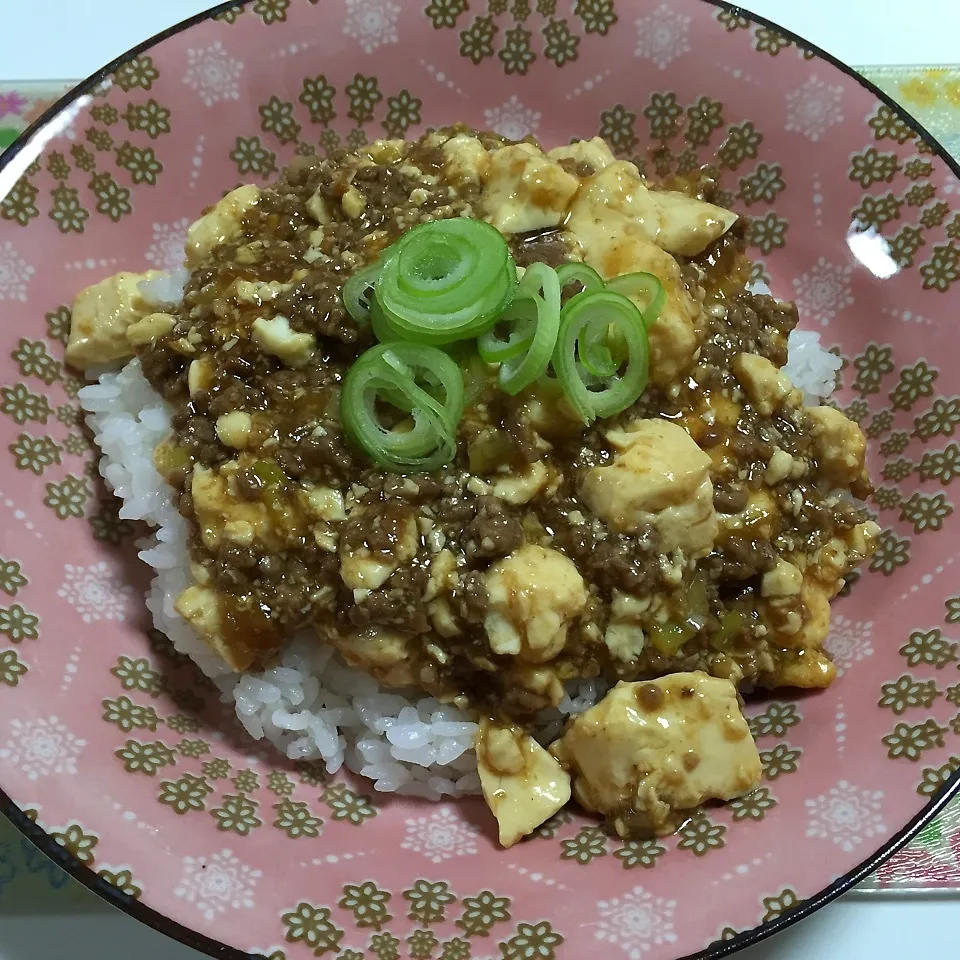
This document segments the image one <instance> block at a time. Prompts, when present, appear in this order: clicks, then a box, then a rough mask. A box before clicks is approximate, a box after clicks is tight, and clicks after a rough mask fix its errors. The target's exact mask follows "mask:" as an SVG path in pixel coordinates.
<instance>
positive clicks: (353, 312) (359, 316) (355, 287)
mask: <svg viewBox="0 0 960 960" xmlns="http://www.w3.org/2000/svg"><path fill="white" fill-rule="evenodd" d="M378 276H380V264H379V262H377V263H371V264H369V265H368V266H366V267H364V268H363V269H362V270H358V271H357V272H356V273H355V274H354V275H353V276H352V277H350V279H349V280H348V281H347V282H346V283H345V284H344V285H343V305H344V307H346V308H347V313H349V314H350V316H351V317H353V319H354V320H356V321H357V322H358V323H367V322H369V320H370V309H371V306H372V302H373V287H374V284H375V283H376V280H377V277H378Z"/></svg>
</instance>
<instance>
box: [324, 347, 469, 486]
mask: <svg viewBox="0 0 960 960" xmlns="http://www.w3.org/2000/svg"><path fill="white" fill-rule="evenodd" d="M418 381H420V382H423V381H426V383H427V386H428V388H429V389H424V387H422V386H420V385H419V384H418ZM378 399H380V400H382V401H385V402H387V403H390V404H392V405H393V406H395V407H397V408H398V409H399V410H402V411H403V412H404V413H407V414H409V415H410V417H411V418H412V420H413V429H412V430H410V431H407V432H403V431H400V430H395V429H390V428H388V427H384V426H383V424H382V423H381V422H380V418H379V415H378V413H377V409H376V404H377V400H378ZM463 404H464V387H463V376H462V374H461V372H460V369H459V367H458V366H457V365H456V363H455V362H454V361H453V360H451V359H450V357H448V356H447V355H446V354H445V353H444V352H443V351H442V350H439V349H437V348H436V347H429V346H423V345H419V344H412V343H403V342H396V343H382V344H378V345H377V346H375V347H371V348H370V349H369V350H367V351H366V352H365V353H363V354H362V355H361V356H360V357H359V359H358V360H357V361H356V362H355V363H354V364H353V366H351V367H350V370H349V371H348V372H347V375H346V377H345V379H344V382H343V389H342V392H341V395H340V419H341V421H342V423H343V427H344V431H345V432H346V433H347V435H348V436H349V437H351V438H352V439H353V441H354V442H355V443H356V444H357V445H358V446H359V447H361V448H362V449H363V450H364V451H365V452H366V453H367V454H368V455H369V456H370V458H371V459H372V460H373V461H374V462H375V463H376V464H377V465H378V466H380V467H382V468H383V469H386V470H392V471H396V472H400V473H415V472H428V471H431V470H436V469H438V468H439V467H442V466H444V465H445V464H447V463H449V462H450V461H451V460H452V459H453V458H454V456H455V455H456V449H457V444H456V430H457V423H458V422H459V420H460V417H461V415H462V413H463Z"/></svg>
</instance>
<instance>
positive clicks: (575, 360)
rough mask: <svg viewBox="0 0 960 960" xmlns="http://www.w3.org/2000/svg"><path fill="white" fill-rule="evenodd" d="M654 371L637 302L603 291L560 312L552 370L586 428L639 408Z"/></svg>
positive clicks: (575, 300) (582, 297) (579, 298)
mask: <svg viewBox="0 0 960 960" xmlns="http://www.w3.org/2000/svg"><path fill="white" fill-rule="evenodd" d="M614 352H616V354H617V356H616V357H615V356H614ZM621 357H622V359H621ZM649 366H650V346H649V343H648V341H647V331H646V326H645V324H644V322H643V317H642V315H641V313H640V310H639V309H638V307H637V305H636V304H635V303H634V302H633V301H632V300H629V299H628V298H627V297H625V296H623V295H622V294H620V293H616V292H614V291H612V290H603V291H600V292H599V293H580V294H577V296H575V297H574V298H573V299H572V300H569V301H567V303H566V304H565V305H564V308H563V310H562V311H561V312H560V332H559V335H558V337H557V345H556V349H555V350H554V353H553V369H554V370H555V372H556V374H557V379H558V380H559V381H560V384H561V386H562V387H563V391H564V393H565V394H566V396H567V399H568V400H569V402H570V405H571V406H572V407H573V409H574V410H575V411H576V413H577V415H578V416H579V417H580V418H581V419H582V420H583V421H584V423H592V422H593V421H594V420H595V419H596V418H597V417H610V416H613V414H615V413H619V412H620V411H621V410H625V409H626V408H627V407H629V406H630V404H632V403H634V402H635V401H636V400H637V399H638V398H639V396H640V394H641V393H643V390H644V388H645V387H646V385H647V379H648V377H649ZM621 368H622V369H621ZM585 374H586V375H585ZM595 387H599V389H592V388H595Z"/></svg>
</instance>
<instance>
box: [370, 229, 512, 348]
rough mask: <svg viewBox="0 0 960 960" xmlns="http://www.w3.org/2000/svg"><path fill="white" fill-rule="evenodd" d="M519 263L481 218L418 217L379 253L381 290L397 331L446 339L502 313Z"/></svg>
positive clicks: (473, 332) (476, 329) (465, 335)
mask: <svg viewBox="0 0 960 960" xmlns="http://www.w3.org/2000/svg"><path fill="white" fill-rule="evenodd" d="M516 280H517V268H516V266H515V264H514V262H513V258H512V257H511V256H510V251H509V250H508V249H507V242H506V240H504V238H503V236H502V235H501V234H500V232H499V231H498V230H496V229H495V228H494V227H491V226H490V224H488V223H485V222H484V221H482V220H471V219H468V218H466V217H455V218H453V219H450V220H435V221H432V222H430V223H424V224H421V225H420V226H418V227H414V228H413V229H412V230H410V231H408V232H407V233H405V234H404V235H403V236H402V237H401V238H400V239H399V240H398V241H397V242H396V243H395V244H393V246H391V247H390V248H389V249H388V250H387V251H386V252H385V253H384V255H383V257H382V269H381V271H380V275H379V277H378V278H377V281H376V287H375V289H376V297H377V301H378V302H379V304H380V307H381V308H382V311H383V317H384V320H385V321H386V324H387V325H388V326H389V327H390V329H391V330H393V331H394V332H395V333H396V334H397V335H398V336H399V337H401V338H403V339H404V340H410V341H413V342H417V343H432V344H444V343H452V342H454V341H455V340H466V339H469V338H471V337H476V336H478V335H479V334H481V333H483V332H484V331H485V330H487V329H489V328H490V327H491V326H492V325H493V324H494V323H495V322H496V320H497V318H498V317H499V316H500V315H501V314H502V313H503V311H504V309H505V308H506V306H507V305H508V304H509V303H510V301H511V299H512V298H513V295H514V291H515V289H516V285H517V284H516Z"/></svg>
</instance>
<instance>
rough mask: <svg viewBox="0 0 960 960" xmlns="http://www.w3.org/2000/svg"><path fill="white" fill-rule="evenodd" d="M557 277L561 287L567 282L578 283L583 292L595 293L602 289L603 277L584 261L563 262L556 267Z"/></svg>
mask: <svg viewBox="0 0 960 960" xmlns="http://www.w3.org/2000/svg"><path fill="white" fill-rule="evenodd" d="M557 279H559V281H560V287H561V289H562V288H563V287H565V286H566V285H567V284H568V283H579V284H580V286H581V287H583V291H582V292H583V293H596V292H598V291H600V290H602V289H603V278H602V277H601V276H600V274H599V273H597V271H596V270H594V269H593V267H588V266H587V265H586V264H585V263H565V264H563V266H562V267H557Z"/></svg>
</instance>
